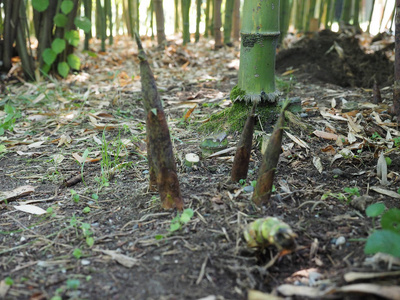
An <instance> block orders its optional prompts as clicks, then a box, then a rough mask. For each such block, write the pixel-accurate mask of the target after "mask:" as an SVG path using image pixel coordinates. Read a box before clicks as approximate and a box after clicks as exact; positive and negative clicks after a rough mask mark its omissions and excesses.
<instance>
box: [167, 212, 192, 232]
mask: <svg viewBox="0 0 400 300" xmlns="http://www.w3.org/2000/svg"><path fill="white" fill-rule="evenodd" d="M193 215H194V211H193V209H191V208H187V209H185V210H184V211H183V213H182V214H180V213H178V215H177V216H176V217H175V218H173V219H172V220H171V225H170V228H169V231H170V232H175V231H177V230H181V229H182V227H183V226H184V225H185V224H186V223H188V222H189V221H190V219H191V218H192V217H193Z"/></svg>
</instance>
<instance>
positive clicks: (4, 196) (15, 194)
mask: <svg viewBox="0 0 400 300" xmlns="http://www.w3.org/2000/svg"><path fill="white" fill-rule="evenodd" d="M34 191H35V188H34V187H33V186H31V185H24V186H20V187H17V188H15V189H14V190H12V191H6V192H0V201H7V200H11V199H16V198H21V197H24V196H26V195H29V194H30V193H32V192H34Z"/></svg>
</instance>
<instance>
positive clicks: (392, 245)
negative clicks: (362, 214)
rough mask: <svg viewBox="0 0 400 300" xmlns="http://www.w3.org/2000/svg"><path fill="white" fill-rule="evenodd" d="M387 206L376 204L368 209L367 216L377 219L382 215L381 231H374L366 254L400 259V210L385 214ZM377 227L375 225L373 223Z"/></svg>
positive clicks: (395, 209) (365, 249)
mask: <svg viewBox="0 0 400 300" xmlns="http://www.w3.org/2000/svg"><path fill="white" fill-rule="evenodd" d="M384 210H385V205H384V204H382V203H375V204H372V205H370V206H368V207H367V209H366V214H367V216H369V217H372V218H376V217H378V216H380V215H382V218H381V227H382V229H381V230H374V232H373V233H372V234H371V235H370V236H369V237H368V239H367V243H366V244H365V247H364V252H365V253H366V254H375V253H378V252H382V253H387V254H390V255H393V256H395V257H400V209H398V208H392V209H389V210H387V211H386V212H385V213H384ZM373 226H374V227H375V224H374V223H373Z"/></svg>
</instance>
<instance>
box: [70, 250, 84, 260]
mask: <svg viewBox="0 0 400 300" xmlns="http://www.w3.org/2000/svg"><path fill="white" fill-rule="evenodd" d="M72 255H73V256H74V257H75V258H76V259H80V258H81V257H82V250H81V249H79V248H75V249H74V251H73V252H72Z"/></svg>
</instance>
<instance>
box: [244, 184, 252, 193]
mask: <svg viewBox="0 0 400 300" xmlns="http://www.w3.org/2000/svg"><path fill="white" fill-rule="evenodd" d="M243 191H245V192H246V193H252V192H254V188H253V186H251V185H247V186H245V187H244V188H243Z"/></svg>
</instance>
